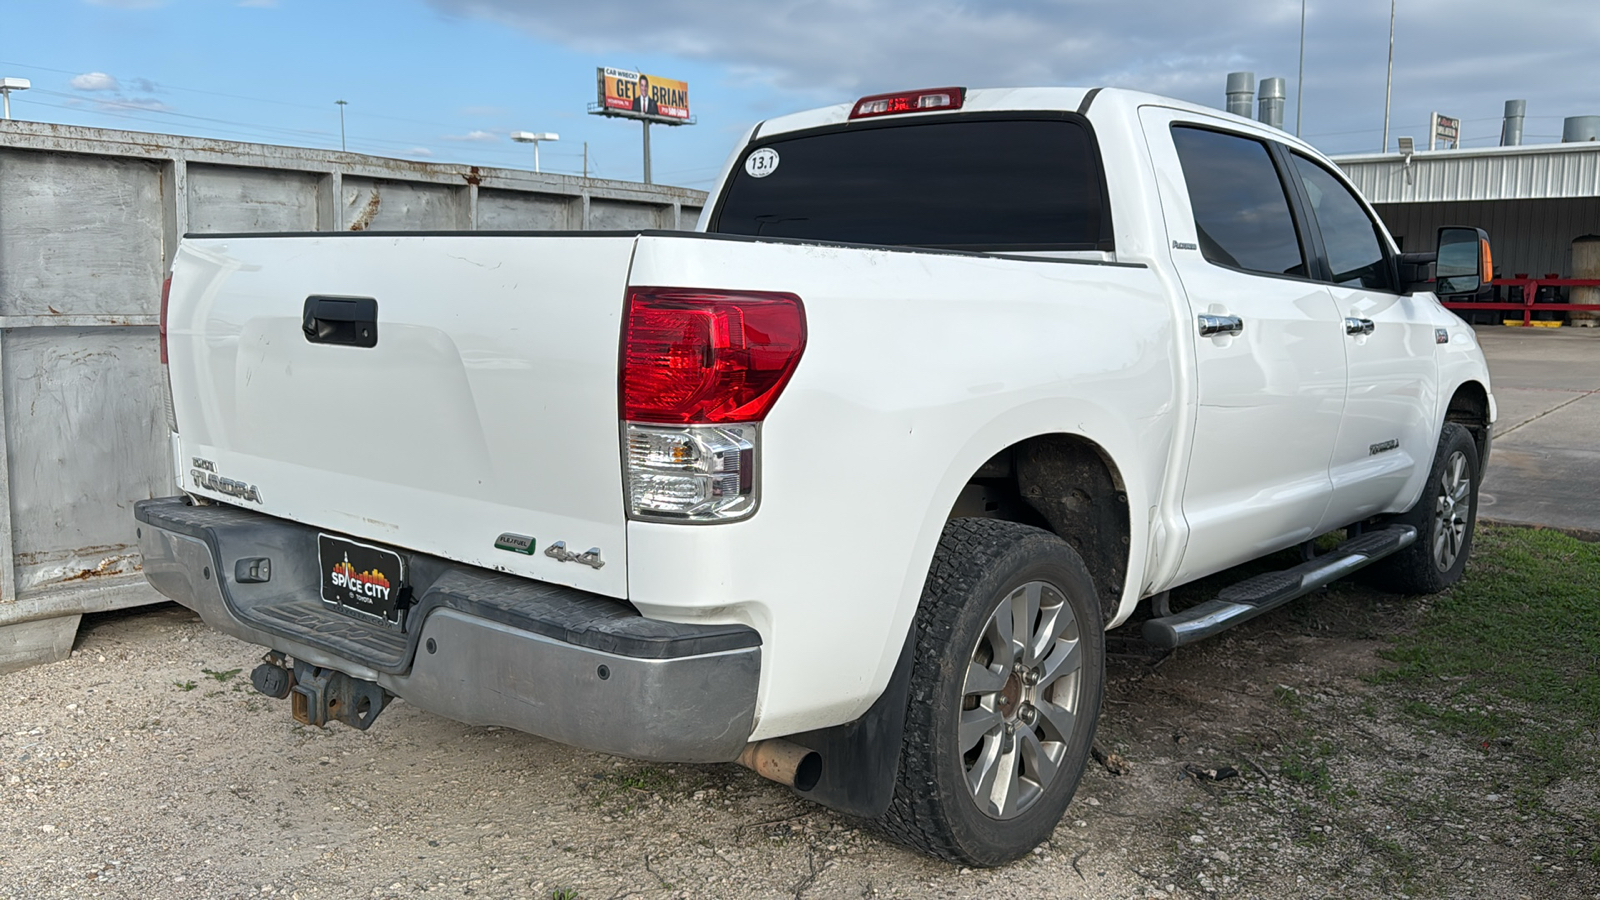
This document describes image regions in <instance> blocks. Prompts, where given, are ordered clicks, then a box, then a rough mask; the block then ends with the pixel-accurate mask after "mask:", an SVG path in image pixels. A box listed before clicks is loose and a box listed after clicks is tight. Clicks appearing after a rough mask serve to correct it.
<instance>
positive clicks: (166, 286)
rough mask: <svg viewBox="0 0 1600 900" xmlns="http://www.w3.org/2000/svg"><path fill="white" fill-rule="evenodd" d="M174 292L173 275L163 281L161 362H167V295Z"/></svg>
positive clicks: (163, 363) (164, 363)
mask: <svg viewBox="0 0 1600 900" xmlns="http://www.w3.org/2000/svg"><path fill="white" fill-rule="evenodd" d="M171 294H172V276H171V275H168V276H167V280H166V281H163V282H161V328H160V332H161V364H162V365H163V366H164V365H166V364H167V297H168V296H170V295H171Z"/></svg>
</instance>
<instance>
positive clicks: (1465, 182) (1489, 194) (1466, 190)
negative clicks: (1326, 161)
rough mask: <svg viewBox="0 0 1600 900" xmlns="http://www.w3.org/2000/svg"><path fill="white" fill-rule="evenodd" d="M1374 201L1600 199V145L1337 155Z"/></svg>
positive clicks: (1363, 193)
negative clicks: (1405, 155)
mask: <svg viewBox="0 0 1600 900" xmlns="http://www.w3.org/2000/svg"><path fill="white" fill-rule="evenodd" d="M1334 162H1336V163H1338V164H1339V167H1340V168H1342V169H1344V171H1345V174H1346V175H1348V176H1349V177H1350V180H1351V181H1352V182H1354V183H1355V186H1356V187H1357V188H1359V189H1360V190H1361V194H1362V196H1364V197H1366V198H1367V199H1368V200H1370V201H1372V202H1373V203H1431V202H1463V201H1468V200H1535V199H1555V198H1561V197H1595V196H1600V144H1542V145H1541V144H1532V145H1527V146H1522V147H1491V148H1487V149H1472V150H1443V151H1437V152H1429V153H1417V154H1415V155H1413V156H1412V157H1411V162H1410V165H1409V167H1408V166H1407V165H1406V162H1405V160H1404V159H1403V158H1402V157H1401V156H1400V155H1399V154H1398V153H1389V154H1384V155H1373V156H1337V157H1334Z"/></svg>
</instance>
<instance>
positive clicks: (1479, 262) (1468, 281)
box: [1433, 227, 1494, 297]
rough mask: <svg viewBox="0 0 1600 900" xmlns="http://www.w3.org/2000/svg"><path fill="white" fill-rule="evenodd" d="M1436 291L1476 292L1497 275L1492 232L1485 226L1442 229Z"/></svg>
mask: <svg viewBox="0 0 1600 900" xmlns="http://www.w3.org/2000/svg"><path fill="white" fill-rule="evenodd" d="M1434 278H1435V285H1434V289H1433V292H1434V293H1435V294H1438V295H1439V296H1441V297H1442V296H1445V295H1447V294H1475V293H1477V292H1478V289H1479V288H1481V287H1483V286H1484V285H1485V284H1487V283H1489V282H1490V281H1491V280H1493V278H1494V261H1493V259H1492V257H1491V256H1490V253H1489V235H1488V234H1487V233H1486V232H1485V231H1484V230H1483V229H1482V228H1456V227H1445V228H1441V229H1439V254H1438V260H1437V262H1436V263H1435V265H1434Z"/></svg>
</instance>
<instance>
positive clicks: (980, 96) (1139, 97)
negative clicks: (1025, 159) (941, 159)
mask: <svg viewBox="0 0 1600 900" xmlns="http://www.w3.org/2000/svg"><path fill="white" fill-rule="evenodd" d="M1091 92H1093V93H1094V95H1095V96H1094V99H1093V102H1092V104H1091V110H1092V111H1093V112H1095V113H1102V114H1103V113H1104V112H1106V111H1107V110H1108V109H1119V110H1120V111H1121V112H1122V113H1123V114H1124V115H1129V116H1131V115H1133V114H1134V111H1135V110H1137V109H1138V108H1139V107H1141V106H1165V107H1168V108H1172V109H1181V110H1184V111H1186V112H1193V113H1201V114H1204V115H1207V116H1213V117H1216V118H1219V119H1227V120H1230V121H1232V122H1235V123H1237V124H1239V125H1241V126H1246V127H1248V128H1249V129H1250V130H1256V131H1261V132H1263V133H1266V134H1270V135H1271V136H1272V137H1274V138H1276V139H1277V140H1280V141H1285V142H1287V143H1290V144H1294V145H1296V146H1299V147H1305V148H1307V149H1311V150H1313V152H1315V148H1312V147H1311V146H1310V145H1309V144H1306V143H1305V142H1304V141H1302V140H1300V139H1299V138H1297V137H1295V136H1294V135H1292V134H1289V133H1287V132H1284V131H1279V130H1277V129H1273V128H1270V126H1267V125H1264V124H1262V123H1260V122H1257V121H1255V120H1253V119H1247V118H1244V117H1242V116H1236V115H1234V114H1232V113H1229V112H1227V111H1225V110H1221V109H1215V108H1213V107H1209V106H1201V105H1200V104H1198V103H1190V102H1188V101H1186V100H1175V99H1173V98H1171V97H1163V96H1161V95H1159V94H1151V93H1146V92H1144V91H1132V90H1127V89H1125V88H1085V87H1015V88H973V89H970V90H968V91H967V93H966V100H965V102H964V103H963V104H962V106H961V110H960V112H953V111H947V110H930V111H928V112H919V113H901V114H898V115H897V116H896V118H899V117H901V116H904V117H906V118H910V117H928V116H947V115H959V114H960V113H970V112H998V111H1015V110H1064V111H1075V110H1078V109H1079V108H1080V107H1081V106H1082V105H1083V102H1084V99H1085V98H1086V97H1088V96H1089V94H1090V93H1091ZM854 105H855V104H854V102H851V103H840V104H835V105H833V106H823V107H819V108H817V109H808V110H805V111H803V112H797V113H790V114H788V115H785V116H778V117H777V118H773V119H767V120H766V121H764V122H761V123H760V124H758V125H757V126H756V127H755V128H754V130H753V131H752V133H751V135H750V137H749V140H755V139H758V138H763V137H771V136H773V135H777V134H783V133H786V132H791V131H800V130H804V129H807V128H817V127H821V126H825V125H842V124H844V123H845V122H847V121H849V116H850V110H851V107H853V106H854ZM1091 118H1097V116H1091Z"/></svg>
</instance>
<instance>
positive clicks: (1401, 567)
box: [1362, 422, 1481, 594]
mask: <svg viewBox="0 0 1600 900" xmlns="http://www.w3.org/2000/svg"><path fill="white" fill-rule="evenodd" d="M1480 478H1481V472H1480V471H1479V468H1478V444H1477V442H1476V441H1474V440H1473V439H1472V432H1470V431H1468V430H1467V429H1466V428H1465V427H1464V426H1461V425H1457V424H1455V423H1453V422H1446V423H1445V425H1444V429H1443V430H1442V431H1441V432H1440V433H1439V446H1438V448H1437V449H1436V450H1435V451H1434V454H1433V465H1432V467H1430V469H1429V471H1428V481H1427V484H1426V485H1424V487H1423V489H1422V496H1420V497H1418V498H1417V502H1416V505H1414V506H1412V507H1411V508H1410V509H1408V510H1406V511H1405V512H1403V513H1400V514H1399V515H1397V516H1391V517H1389V519H1388V520H1387V521H1386V523H1385V524H1388V525H1410V526H1412V527H1414V528H1416V529H1417V540H1416V542H1415V543H1413V544H1412V545H1411V546H1409V547H1407V548H1405V549H1404V550H1401V551H1400V552H1399V553H1396V554H1394V555H1393V556H1390V557H1388V558H1387V559H1384V560H1381V561H1379V562H1377V563H1374V564H1373V565H1372V566H1370V567H1369V568H1367V569H1366V570H1365V571H1364V572H1363V576H1364V577H1363V579H1362V580H1364V581H1366V582H1367V583H1368V584H1370V585H1372V586H1373V587H1376V588H1378V589H1380V590H1385V591H1389V592H1390V593H1395V594H1436V593H1438V592H1439V591H1442V590H1444V589H1445V588H1447V587H1449V586H1450V585H1452V584H1455V583H1456V581H1457V580H1458V579H1460V578H1461V572H1462V570H1463V569H1464V568H1466V565H1467V557H1468V556H1470V555H1471V554H1472V533H1473V530H1474V529H1475V528H1476V526H1477V521H1478V483H1479V480H1480Z"/></svg>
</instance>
